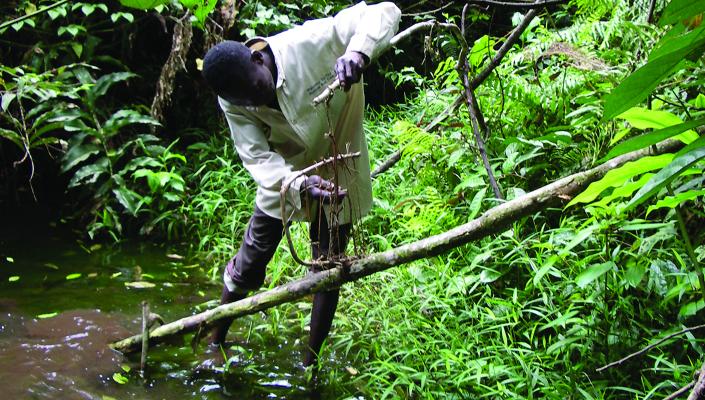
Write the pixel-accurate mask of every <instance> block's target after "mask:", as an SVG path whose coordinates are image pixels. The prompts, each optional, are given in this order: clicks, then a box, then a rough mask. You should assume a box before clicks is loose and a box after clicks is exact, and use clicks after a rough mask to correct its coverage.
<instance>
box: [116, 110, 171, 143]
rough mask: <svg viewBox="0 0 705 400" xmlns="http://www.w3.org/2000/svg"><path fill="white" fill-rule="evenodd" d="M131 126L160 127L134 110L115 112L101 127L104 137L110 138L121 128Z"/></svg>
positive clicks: (154, 121)
mask: <svg viewBox="0 0 705 400" xmlns="http://www.w3.org/2000/svg"><path fill="white" fill-rule="evenodd" d="M132 124H149V125H157V126H159V125H161V124H160V123H159V121H157V120H156V119H154V118H152V117H151V116H149V115H144V114H140V113H139V112H138V111H135V110H120V111H117V112H115V113H114V114H113V115H111V116H110V118H108V120H107V121H105V124H104V125H103V132H104V134H105V135H106V136H108V137H110V136H112V135H113V134H115V133H117V132H118V131H119V130H120V129H121V128H123V127H125V126H127V125H132Z"/></svg>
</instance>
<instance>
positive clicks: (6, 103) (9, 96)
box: [0, 92, 17, 111]
mask: <svg viewBox="0 0 705 400" xmlns="http://www.w3.org/2000/svg"><path fill="white" fill-rule="evenodd" d="M16 96H17V95H15V94H14V93H12V92H5V93H4V94H3V95H2V102H0V105H1V106H2V110H3V111H7V109H8V108H9V107H10V103H12V100H14V99H15V97H16Z"/></svg>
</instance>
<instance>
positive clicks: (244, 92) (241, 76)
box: [203, 40, 276, 106]
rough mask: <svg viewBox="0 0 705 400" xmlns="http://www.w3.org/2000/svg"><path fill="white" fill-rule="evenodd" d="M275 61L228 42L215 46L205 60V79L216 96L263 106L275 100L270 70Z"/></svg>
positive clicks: (247, 104)
mask: <svg viewBox="0 0 705 400" xmlns="http://www.w3.org/2000/svg"><path fill="white" fill-rule="evenodd" d="M272 62H273V61H272V60H271V59H270V58H269V56H268V55H267V54H265V53H263V52H262V51H259V50H250V48H248V47H247V46H245V45H244V44H242V43H239V42H234V41H231V40H226V41H224V42H222V43H219V44H217V45H215V46H213V47H212V48H211V49H210V50H208V53H206V56H205V57H204V58H203V77H204V78H206V82H208V85H209V86H210V87H211V88H212V89H213V90H214V91H215V93H216V94H217V95H218V96H220V97H222V98H224V99H225V100H227V101H228V102H230V103H232V104H235V105H241V106H261V105H266V104H269V103H271V102H272V101H274V100H275V99H276V91H275V82H274V77H273V76H272V71H271V70H270V68H269V65H271V63H272Z"/></svg>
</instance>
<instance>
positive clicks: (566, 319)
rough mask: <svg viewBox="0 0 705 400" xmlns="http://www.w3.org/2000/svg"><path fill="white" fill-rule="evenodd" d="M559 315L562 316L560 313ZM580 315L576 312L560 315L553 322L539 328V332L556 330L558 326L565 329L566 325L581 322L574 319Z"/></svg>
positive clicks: (570, 311)
mask: <svg viewBox="0 0 705 400" xmlns="http://www.w3.org/2000/svg"><path fill="white" fill-rule="evenodd" d="M559 314H560V312H559ZM578 314H579V312H578V311H576V310H569V311H567V312H566V313H565V314H562V315H559V317H558V318H556V319H554V320H553V321H551V322H549V323H547V324H544V325H543V326H541V328H539V332H541V331H545V330H546V329H551V328H555V327H557V326H561V327H564V328H565V326H566V324H568V323H570V322H575V321H580V318H573V317H575V316H576V315H578Z"/></svg>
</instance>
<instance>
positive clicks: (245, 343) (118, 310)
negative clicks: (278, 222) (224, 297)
mask: <svg viewBox="0 0 705 400" xmlns="http://www.w3.org/2000/svg"><path fill="white" fill-rule="evenodd" d="M36 232H51V230H49V229H43V228H40V229H35V230H32V235H34V236H32V237H31V240H30V239H28V238H26V237H23V236H22V235H18V234H16V232H12V234H8V235H5V234H3V232H0V383H2V384H3V385H2V392H0V398H3V399H5V398H7V399H26V398H30V399H69V400H73V399H98V400H111V399H127V398H138V399H164V398H179V399H181V398H188V399H223V398H248V399H265V398H267V399H277V398H279V399H319V398H335V397H339V396H338V395H335V394H332V393H330V394H328V395H325V394H324V395H321V393H320V390H319V389H318V388H317V387H316V386H315V385H313V386H312V385H310V384H309V383H307V381H306V378H305V374H304V372H303V370H302V368H301V365H300V362H299V360H301V354H300V352H301V350H302V348H301V347H302V344H301V343H300V342H298V341H297V340H296V339H297V338H301V337H305V332H302V331H301V329H302V328H301V327H300V326H301V324H300V321H301V319H302V318H303V315H304V314H305V313H304V311H306V313H307V311H308V309H306V310H303V311H302V310H297V311H296V312H295V314H292V315H282V313H278V312H276V311H272V312H271V313H269V314H267V315H265V314H257V315H252V316H248V317H245V318H243V319H241V320H239V321H238V323H236V326H234V327H233V329H232V330H231V337H233V338H235V340H236V341H237V342H236V343H235V345H234V348H233V349H231V350H229V356H232V359H231V361H233V363H232V364H231V365H229V366H228V367H227V368H225V369H224V368H223V363H222V358H219V359H218V362H215V364H214V365H213V368H210V369H208V370H207V371H199V370H198V368H197V367H198V366H199V365H201V364H203V362H204V360H207V359H209V357H211V355H209V354H205V352H204V347H205V346H204V345H203V344H202V345H200V346H199V347H198V348H197V353H196V354H194V352H193V350H192V349H191V346H190V344H189V342H188V341H184V343H183V345H182V346H159V347H156V348H153V349H150V352H149V358H148V371H147V376H146V379H141V378H140V377H139V374H138V370H139V355H137V356H136V357H134V358H129V359H128V358H125V357H123V356H122V355H120V354H118V353H115V352H113V351H112V350H110V349H109V348H108V346H107V344H108V343H110V342H112V341H114V340H116V339H119V338H124V337H127V336H129V335H131V334H134V333H136V332H138V331H139V326H140V318H141V307H140V304H141V302H142V301H143V300H147V301H148V302H149V304H150V308H151V309H152V310H153V311H154V312H157V313H159V314H160V315H162V316H163V317H164V318H165V319H166V320H173V319H176V318H179V317H183V316H185V315H188V314H189V313H193V312H196V310H197V309H199V304H201V305H203V306H202V307H205V305H204V304H206V303H207V302H208V301H210V300H214V299H215V297H216V296H218V295H219V293H220V292H219V286H218V285H215V284H212V283H210V282H209V280H208V279H207V276H206V270H207V266H199V267H194V264H193V263H191V264H189V263H188V262H187V261H186V260H175V259H174V258H173V257H172V258H170V257H167V254H169V253H173V252H174V249H167V248H164V247H159V246H150V245H148V244H145V243H140V244H139V245H136V246H130V245H122V246H104V247H102V248H98V247H93V248H92V249H91V248H90V246H87V245H83V244H81V243H76V242H74V241H68V242H67V241H66V240H65V239H60V237H61V236H60V235H54V236H50V237H47V238H39V237H37V236H36ZM4 233H7V232H4ZM67 237H70V236H67ZM37 243H41V244H42V246H41V247H42V248H41V249H38V248H37ZM7 257H11V258H12V260H13V261H12V262H9V261H7ZM77 274H80V277H78V278H75V279H67V276H77ZM11 276H18V277H19V279H18V280H13V281H10V280H9V277H11ZM135 281H148V282H150V283H152V284H153V285H152V286H150V287H148V288H135V287H131V286H129V285H126V284H127V283H130V282H135ZM216 300H217V299H216ZM53 314H55V315H54V316H53V317H50V318H38V316H39V315H44V316H46V315H53ZM329 361H331V362H333V360H329ZM211 364H213V363H211ZM126 370H128V371H126ZM115 374H119V375H120V376H122V377H123V378H124V381H123V382H122V383H120V382H118V381H120V379H118V380H116V379H115V377H114V376H115ZM324 391H333V392H334V391H335V389H334V388H325V390H324Z"/></svg>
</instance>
